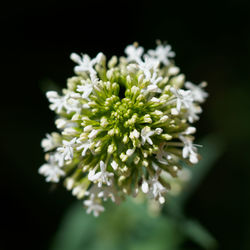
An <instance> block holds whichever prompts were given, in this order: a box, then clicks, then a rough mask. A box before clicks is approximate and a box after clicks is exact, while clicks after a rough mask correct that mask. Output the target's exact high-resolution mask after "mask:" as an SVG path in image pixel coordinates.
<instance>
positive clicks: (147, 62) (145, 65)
mask: <svg viewBox="0 0 250 250" xmlns="http://www.w3.org/2000/svg"><path fill="white" fill-rule="evenodd" d="M138 64H139V68H140V70H142V71H143V73H144V75H145V77H146V80H147V81H150V80H151V79H152V73H151V72H152V71H153V72H155V70H156V69H157V67H158V66H159V61H158V60H155V59H154V58H151V57H149V56H147V55H145V56H144V62H143V61H141V62H139V63H138Z"/></svg>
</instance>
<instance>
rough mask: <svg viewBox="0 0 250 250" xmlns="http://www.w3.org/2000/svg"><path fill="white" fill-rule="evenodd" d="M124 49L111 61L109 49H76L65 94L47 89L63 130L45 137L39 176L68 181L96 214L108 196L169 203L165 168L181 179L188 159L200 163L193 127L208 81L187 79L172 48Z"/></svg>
mask: <svg viewBox="0 0 250 250" xmlns="http://www.w3.org/2000/svg"><path fill="white" fill-rule="evenodd" d="M125 54H126V56H125V57H120V58H117V57H116V56H113V57H112V58H111V59H110V60H109V61H108V62H106V57H105V55H104V54H103V53H99V54H98V55H97V56H96V57H95V58H93V59H91V58H90V57H89V56H88V55H86V54H83V55H81V56H80V55H77V54H75V53H72V54H71V59H72V60H73V61H74V62H75V63H76V64H77V66H75V68H74V71H75V74H76V75H75V76H74V77H72V78H69V79H68V81H67V88H66V89H63V90H62V94H58V93H57V92H55V91H48V92H47V98H48V100H49V102H50V103H51V104H50V109H51V110H53V111H54V112H55V113H56V114H57V115H58V116H57V119H56V121H55V124H56V126H57V128H58V129H59V130H60V133H56V132H54V133H51V134H47V137H46V138H45V139H43V140H42V142H41V145H42V147H43V149H44V151H45V152H46V154H45V159H46V161H47V163H46V164H44V165H42V166H41V167H40V169H39V173H40V174H42V175H44V176H45V177H46V181H47V182H56V183H57V182H59V180H60V179H62V178H63V179H64V183H65V186H66V188H67V189H68V190H72V194H73V195H74V196H76V197H77V198H78V199H84V201H83V204H84V206H86V207H87V212H88V213H90V212H93V214H94V215H95V216H97V215H99V213H100V212H102V211H104V207H103V205H102V201H106V200H107V199H111V200H112V201H113V202H115V203H119V202H120V201H121V200H123V199H124V198H125V197H126V196H127V195H133V196H136V195H137V194H138V193H139V192H140V193H144V194H145V195H147V196H148V197H149V198H152V199H155V200H156V201H158V202H159V203H160V204H163V203H164V202H165V194H166V193H167V192H168V190H169V189H170V185H169V183H168V182H167V181H166V179H164V178H163V176H164V173H167V174H168V175H171V176H172V177H176V176H178V173H179V172H180V170H181V169H182V165H183V162H186V163H188V164H196V163H197V162H198V160H199V156H198V153H197V147H196V145H195V144H193V140H194V136H193V134H194V133H195V131H196V129H195V127H193V126H192V125H191V124H192V123H193V122H195V121H197V120H198V119H199V114H200V113H201V112H202V109H201V107H200V103H202V102H204V101H205V99H206V97H207V93H206V92H205V91H204V90H203V88H204V87H205V86H206V84H205V83H204V82H203V83H201V84H200V85H198V86H197V85H194V84H192V83H191V82H186V81H185V77H184V75H183V74H180V73H179V68H178V67H176V66H175V65H174V62H173V60H172V58H173V57H174V56H175V53H174V52H173V51H172V50H171V46H170V45H165V44H160V43H159V44H158V46H157V47H156V49H155V50H149V51H147V52H144V48H143V47H140V46H139V45H138V44H136V43H135V44H133V45H129V46H127V47H126V49H125Z"/></svg>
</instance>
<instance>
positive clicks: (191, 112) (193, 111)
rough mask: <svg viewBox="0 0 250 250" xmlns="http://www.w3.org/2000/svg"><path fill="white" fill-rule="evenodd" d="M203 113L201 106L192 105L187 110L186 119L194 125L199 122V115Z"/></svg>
mask: <svg viewBox="0 0 250 250" xmlns="http://www.w3.org/2000/svg"><path fill="white" fill-rule="evenodd" d="M201 112H202V109H201V107H200V106H198V105H196V104H194V103H191V104H190V106H189V108H188V109H187V113H186V117H187V118H188V121H189V122H191V123H193V122H195V121H198V120H199V116H198V114H200V113H201Z"/></svg>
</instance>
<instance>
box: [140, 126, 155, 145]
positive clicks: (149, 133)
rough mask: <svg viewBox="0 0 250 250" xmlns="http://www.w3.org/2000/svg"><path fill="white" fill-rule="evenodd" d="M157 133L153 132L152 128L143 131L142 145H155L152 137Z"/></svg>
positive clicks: (145, 128)
mask: <svg viewBox="0 0 250 250" xmlns="http://www.w3.org/2000/svg"><path fill="white" fill-rule="evenodd" d="M154 133H155V132H154V131H151V129H150V127H148V126H146V127H144V128H143V129H142V130H141V138H142V145H144V144H145V142H148V143H149V144H150V145H152V144H153V141H152V140H151V138H150V136H152V135H153V134H154Z"/></svg>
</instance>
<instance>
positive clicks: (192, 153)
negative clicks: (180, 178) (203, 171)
mask: <svg viewBox="0 0 250 250" xmlns="http://www.w3.org/2000/svg"><path fill="white" fill-rule="evenodd" d="M180 139H181V141H182V142H183V143H184V147H183V150H182V156H183V158H188V157H189V161H190V162H191V163H193V164H196V163H197V162H198V161H199V159H198V154H197V148H196V147H195V146H194V145H193V143H192V140H191V139H190V138H189V137H184V136H180Z"/></svg>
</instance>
